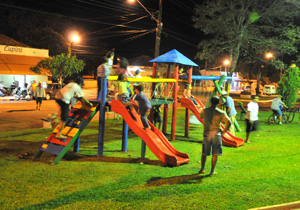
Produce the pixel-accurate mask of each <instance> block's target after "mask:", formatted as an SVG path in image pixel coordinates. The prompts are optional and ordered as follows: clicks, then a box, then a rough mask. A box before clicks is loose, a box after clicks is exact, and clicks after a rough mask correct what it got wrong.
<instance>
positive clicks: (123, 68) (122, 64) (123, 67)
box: [116, 58, 134, 77]
mask: <svg viewBox="0 0 300 210" xmlns="http://www.w3.org/2000/svg"><path fill="white" fill-rule="evenodd" d="M128 65H129V62H128V60H127V59H126V58H120V60H119V67H118V69H117V72H116V73H117V74H118V75H119V74H124V76H125V77H134V76H133V75H132V74H131V72H130V71H129V69H128Z"/></svg>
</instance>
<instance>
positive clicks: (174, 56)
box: [149, 49, 198, 66]
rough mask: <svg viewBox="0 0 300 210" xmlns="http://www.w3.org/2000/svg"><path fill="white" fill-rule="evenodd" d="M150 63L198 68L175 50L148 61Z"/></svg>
mask: <svg viewBox="0 0 300 210" xmlns="http://www.w3.org/2000/svg"><path fill="white" fill-rule="evenodd" d="M149 62H152V63H178V64H182V65H187V66H198V65H197V64H195V63H194V62H193V61H191V60H190V59H189V58H187V57H185V56H184V55H183V54H181V53H180V52H178V51H177V50H175V49H174V50H171V51H169V52H167V53H165V54H163V55H161V56H158V57H157V58H154V59H152V60H150V61H149Z"/></svg>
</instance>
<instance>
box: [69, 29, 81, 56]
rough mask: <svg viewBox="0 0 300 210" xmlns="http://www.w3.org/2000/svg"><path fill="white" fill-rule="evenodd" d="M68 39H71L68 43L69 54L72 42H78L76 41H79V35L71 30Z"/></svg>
mask: <svg viewBox="0 0 300 210" xmlns="http://www.w3.org/2000/svg"><path fill="white" fill-rule="evenodd" d="M69 40H71V41H70V43H69V55H71V53H72V49H71V48H72V43H78V42H80V36H79V35H78V33H77V32H74V31H73V32H71V33H70V34H69Z"/></svg>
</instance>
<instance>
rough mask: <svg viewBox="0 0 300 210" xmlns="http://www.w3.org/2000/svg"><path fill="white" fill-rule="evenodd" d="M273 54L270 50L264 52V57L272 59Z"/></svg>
mask: <svg viewBox="0 0 300 210" xmlns="http://www.w3.org/2000/svg"><path fill="white" fill-rule="evenodd" d="M273 56H274V55H273V53H271V52H268V53H266V54H265V57H266V59H267V60H270V59H272V58H273Z"/></svg>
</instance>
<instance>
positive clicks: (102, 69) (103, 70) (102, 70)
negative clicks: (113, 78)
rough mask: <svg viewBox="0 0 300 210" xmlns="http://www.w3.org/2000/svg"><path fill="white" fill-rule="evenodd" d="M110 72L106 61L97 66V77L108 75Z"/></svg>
mask: <svg viewBox="0 0 300 210" xmlns="http://www.w3.org/2000/svg"><path fill="white" fill-rule="evenodd" d="M109 74H110V69H109V65H108V64H107V63H103V64H101V65H100V66H98V68H97V77H108V76H109Z"/></svg>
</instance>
